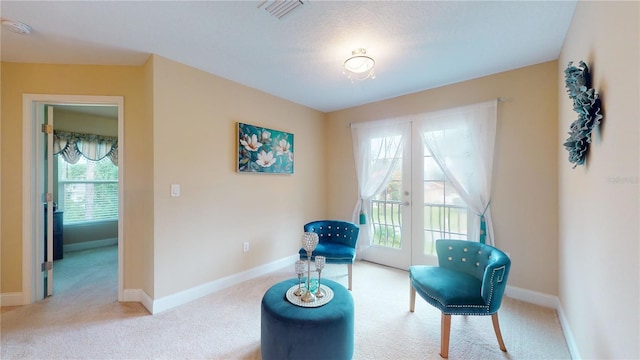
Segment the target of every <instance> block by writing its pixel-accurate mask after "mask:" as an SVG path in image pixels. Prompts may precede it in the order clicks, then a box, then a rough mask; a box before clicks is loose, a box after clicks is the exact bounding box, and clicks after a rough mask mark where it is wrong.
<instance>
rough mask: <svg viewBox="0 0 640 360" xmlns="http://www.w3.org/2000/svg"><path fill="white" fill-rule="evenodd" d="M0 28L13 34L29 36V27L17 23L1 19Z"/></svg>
mask: <svg viewBox="0 0 640 360" xmlns="http://www.w3.org/2000/svg"><path fill="white" fill-rule="evenodd" d="M2 27H3V28H5V29H7V30H9V31H12V32H14V33H18V34H22V35H29V34H31V26H29V25H27V24H25V23H21V22H19V21H13V20H8V19H2Z"/></svg>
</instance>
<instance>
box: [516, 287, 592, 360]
mask: <svg viewBox="0 0 640 360" xmlns="http://www.w3.org/2000/svg"><path fill="white" fill-rule="evenodd" d="M504 295H505V296H507V297H510V298H512V299H516V300H521V301H524V302H528V303H531V304H535V305H540V306H544V307H548V308H552V309H555V310H556V312H557V313H558V320H559V321H560V326H561V327H562V332H563V334H564V338H565V340H566V342H567V347H568V348H569V353H570V354H571V358H572V359H581V357H580V353H579V352H578V347H577V346H576V342H575V339H574V337H573V333H572V332H571V327H570V326H569V322H568V320H567V317H566V315H565V313H564V309H563V308H562V304H561V303H560V299H559V298H558V297H557V296H554V295H549V294H545V293H541V292H537V291H532V290H527V289H522V288H519V287H515V286H509V285H507V288H506V290H505V292H504Z"/></svg>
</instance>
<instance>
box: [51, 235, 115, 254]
mask: <svg viewBox="0 0 640 360" xmlns="http://www.w3.org/2000/svg"><path fill="white" fill-rule="evenodd" d="M111 245H118V238H110V239H102V240H93V241H83V242H79V243H73V244H67V245H63V246H62V251H64V252H71V251H80V250H87V249H95V248H99V247H103V246H111Z"/></svg>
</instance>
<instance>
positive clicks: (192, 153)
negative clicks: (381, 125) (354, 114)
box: [2, 56, 326, 299]
mask: <svg viewBox="0 0 640 360" xmlns="http://www.w3.org/2000/svg"><path fill="white" fill-rule="evenodd" d="M2 71H3V82H2V87H3V90H4V91H3V93H2V96H3V97H2V103H3V105H5V106H4V107H3V113H2V128H3V130H4V131H3V132H2V141H3V146H4V147H5V148H3V150H4V149H6V148H11V149H18V153H15V152H13V155H14V156H12V157H7V156H4V157H3V158H2V170H3V172H2V173H3V177H2V181H3V188H2V195H3V199H4V200H5V201H3V202H2V210H3V212H2V214H3V215H2V216H3V218H2V223H3V225H4V226H3V228H2V231H3V233H2V280H3V283H2V293H12V292H19V291H21V279H22V274H21V266H22V265H21V259H22V254H21V249H22V235H21V229H22V224H21V211H22V204H21V201H22V199H21V194H22V185H21V173H22V168H21V166H22V164H21V156H20V152H21V149H22V144H21V141H22V140H21V139H22V94H23V93H36V94H40V93H41V94H76V95H123V96H124V97H125V101H124V103H125V104H124V109H125V126H124V130H125V133H124V148H125V151H124V153H123V156H124V157H125V168H124V181H125V185H124V193H125V213H124V216H125V221H124V226H125V228H124V233H125V249H124V253H125V254H124V258H125V260H124V261H125V263H124V279H125V284H124V287H125V290H126V289H142V290H143V291H145V292H146V293H147V294H148V295H149V296H150V297H151V298H152V299H158V298H160V297H163V296H167V295H172V294H175V293H177V292H179V291H182V290H186V289H189V288H192V287H194V286H198V285H202V284H204V283H207V282H211V281H214V280H216V279H220V278H222V277H224V276H228V275H231V274H235V273H239V272H242V271H244V270H248V269H251V268H255V267H257V266H260V265H264V264H267V263H269V262H272V261H276V260H280V259H282V258H284V257H287V256H291V255H293V254H295V253H296V252H297V249H298V248H299V239H300V233H301V229H302V225H303V224H304V223H305V222H307V221H310V220H312V219H317V218H322V217H324V215H325V208H326V205H325V193H326V192H325V183H324V181H325V178H324V175H323V174H324V164H325V156H324V147H325V145H324V140H325V129H324V114H322V113H320V112H318V111H315V110H311V109H308V108H306V107H303V106H300V105H296V104H293V103H291V102H288V101H285V100H282V99H279V98H276V97H274V96H271V95H267V94H265V93H262V92H260V91H257V90H254V89H250V88H247V87H245V86H242V85H239V84H236V83H233V82H231V81H228V80H225V79H222V78H219V77H216V76H213V75H210V74H207V73H204V72H202V71H199V70H196V69H194V68H190V67H188V66H185V65H181V64H178V63H175V62H172V61H170V60H167V59H164V58H161V57H158V56H152V57H151V58H150V60H149V61H148V62H147V63H146V64H145V65H143V66H141V67H121V66H120V67H119V66H77V65H35V64H15V63H3V68H2ZM239 121H241V122H246V123H249V124H254V125H261V126H265V127H269V128H273V129H276V130H281V131H286V132H290V133H293V134H294V136H295V140H294V141H295V143H294V147H295V148H294V149H295V173H294V174H293V175H256V174H239V173H237V172H236V171H235V166H236V163H235V161H236V157H237V148H236V124H237V122H239ZM3 154H6V152H4V151H3ZM7 170H10V171H7ZM173 183H179V184H181V186H182V196H180V197H177V198H174V197H170V196H169V188H170V184H173ZM7 209H10V210H11V211H7ZM243 242H249V243H250V248H251V250H250V251H249V252H248V253H243V252H242V244H243Z"/></svg>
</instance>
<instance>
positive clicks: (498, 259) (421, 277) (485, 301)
mask: <svg viewBox="0 0 640 360" xmlns="http://www.w3.org/2000/svg"><path fill="white" fill-rule="evenodd" d="M436 252H437V255H438V266H424V265H415V266H411V267H409V279H410V282H411V290H410V304H409V310H410V311H411V312H414V310H415V302H416V293H418V294H419V295H420V297H422V298H423V299H424V300H425V301H426V302H427V303H429V304H430V305H432V306H434V307H436V308H438V309H439V310H440V311H441V312H442V316H441V334H440V356H442V357H443V358H447V357H448V356H449V333H450V329H451V315H491V317H492V320H493V329H494V331H495V333H496V337H497V339H498V344H499V345H500V349H501V350H502V351H505V352H506V351H507V348H506V347H505V345H504V341H503V340H502V334H501V333H500V325H499V323H498V309H499V308H500V304H501V303H502V296H503V295H504V291H505V288H506V286H507V277H508V275H509V269H510V267H511V260H510V259H509V257H508V256H507V255H506V254H505V253H504V252H502V251H501V250H499V249H497V248H495V247H493V246H489V245H485V244H481V243H478V242H472V241H463V240H437V241H436Z"/></svg>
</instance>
